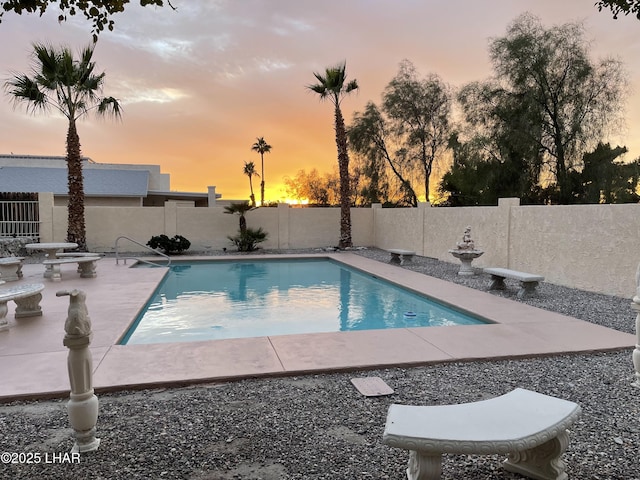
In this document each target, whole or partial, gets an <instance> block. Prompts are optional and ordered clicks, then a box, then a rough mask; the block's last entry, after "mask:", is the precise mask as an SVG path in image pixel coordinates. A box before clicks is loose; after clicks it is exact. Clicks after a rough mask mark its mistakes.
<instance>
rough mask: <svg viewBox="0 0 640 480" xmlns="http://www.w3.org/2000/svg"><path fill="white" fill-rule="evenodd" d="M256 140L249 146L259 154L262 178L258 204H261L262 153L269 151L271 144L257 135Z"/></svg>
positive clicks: (262, 186) (262, 203) (262, 193)
mask: <svg viewBox="0 0 640 480" xmlns="http://www.w3.org/2000/svg"><path fill="white" fill-rule="evenodd" d="M256 140H257V141H256V143H254V144H253V145H252V146H251V150H253V151H254V152H258V153H259V154H260V165H261V169H260V172H261V177H260V178H262V180H261V181H260V205H261V206H262V205H264V154H265V153H269V152H270V151H271V145H269V144H268V143H267V142H266V141H265V139H264V137H258V138H257V139H256Z"/></svg>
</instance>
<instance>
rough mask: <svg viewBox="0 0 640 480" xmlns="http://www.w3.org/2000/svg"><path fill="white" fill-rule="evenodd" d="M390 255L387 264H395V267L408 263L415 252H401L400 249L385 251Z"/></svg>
mask: <svg viewBox="0 0 640 480" xmlns="http://www.w3.org/2000/svg"><path fill="white" fill-rule="evenodd" d="M387 252H389V253H390V254H391V259H390V260H389V263H395V264H396V265H404V264H405V263H410V262H411V259H412V258H413V256H414V255H415V254H416V252H414V251H412V250H402V249H400V248H391V249H389V250H387Z"/></svg>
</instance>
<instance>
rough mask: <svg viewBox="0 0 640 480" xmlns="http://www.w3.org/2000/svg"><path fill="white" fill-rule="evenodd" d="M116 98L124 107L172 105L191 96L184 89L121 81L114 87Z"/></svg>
mask: <svg viewBox="0 0 640 480" xmlns="http://www.w3.org/2000/svg"><path fill="white" fill-rule="evenodd" d="M112 88H114V90H115V96H116V97H118V98H119V100H120V101H121V102H122V104H123V105H132V104H136V103H171V102H176V101H178V100H182V99H185V98H189V97H190V96H191V95H190V94H189V93H188V92H187V91H186V90H183V89H179V88H172V87H149V86H147V85H146V84H145V83H144V82H138V81H135V80H134V81H126V80H124V81H120V82H119V83H118V84H116V85H115V86H113V87H112Z"/></svg>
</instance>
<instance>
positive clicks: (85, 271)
mask: <svg viewBox="0 0 640 480" xmlns="http://www.w3.org/2000/svg"><path fill="white" fill-rule="evenodd" d="M100 258H102V257H99V256H97V255H92V256H81V257H78V256H73V257H62V258H55V259H51V260H45V261H44V262H42V263H43V264H44V265H45V267H46V268H51V273H50V274H49V276H48V277H47V278H49V279H50V280H53V281H56V282H57V281H60V280H61V279H62V274H61V273H60V265H64V264H65V263H77V264H78V271H79V272H80V277H82V278H94V277H95V276H96V275H97V274H96V262H97V261H98V260H100Z"/></svg>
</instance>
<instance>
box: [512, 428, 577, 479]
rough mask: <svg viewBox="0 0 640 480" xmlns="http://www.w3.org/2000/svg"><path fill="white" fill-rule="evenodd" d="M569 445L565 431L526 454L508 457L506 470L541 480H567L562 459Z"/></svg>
mask: <svg viewBox="0 0 640 480" xmlns="http://www.w3.org/2000/svg"><path fill="white" fill-rule="evenodd" d="M567 445H569V434H568V433H567V431H566V430H565V431H564V432H561V433H560V434H558V436H557V437H555V438H552V439H551V440H549V441H547V442H545V443H543V444H542V445H538V446H537V447H535V448H532V449H530V450H525V451H524V452H515V453H510V454H509V455H508V458H507V460H505V461H504V463H503V467H504V469H505V470H507V471H509V472H513V473H519V474H521V475H524V476H525V477H529V478H536V479H539V480H567V478H568V475H567V473H566V472H565V464H564V462H563V461H562V459H561V458H560V457H561V456H562V454H563V453H564V452H565V450H566V449H567Z"/></svg>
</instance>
